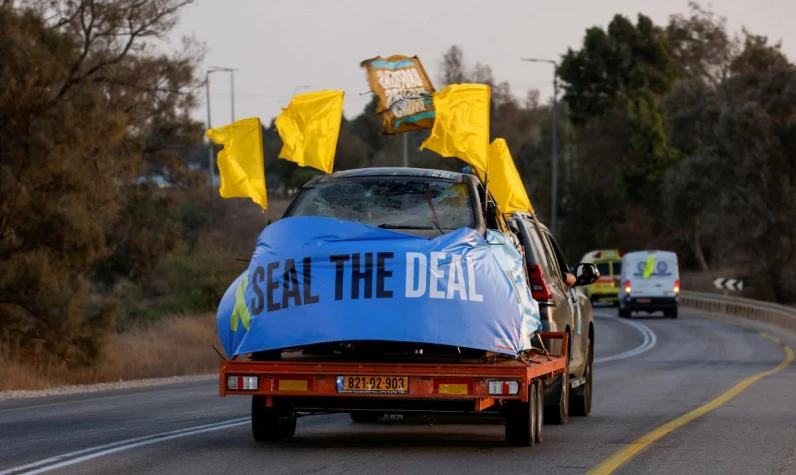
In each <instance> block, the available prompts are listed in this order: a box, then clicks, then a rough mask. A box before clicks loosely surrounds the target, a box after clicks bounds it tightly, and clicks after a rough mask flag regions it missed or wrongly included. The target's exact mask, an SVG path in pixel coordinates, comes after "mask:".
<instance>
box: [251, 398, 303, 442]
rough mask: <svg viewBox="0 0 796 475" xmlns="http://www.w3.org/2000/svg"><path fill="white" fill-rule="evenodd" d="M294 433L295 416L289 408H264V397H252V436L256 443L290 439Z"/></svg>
mask: <svg viewBox="0 0 796 475" xmlns="http://www.w3.org/2000/svg"><path fill="white" fill-rule="evenodd" d="M295 433H296V416H295V414H293V411H292V410H291V409H290V408H289V407H285V406H272V407H266V405H265V396H252V436H253V437H254V440H256V441H257V442H268V441H276V440H283V439H290V438H291V437H293V434H295Z"/></svg>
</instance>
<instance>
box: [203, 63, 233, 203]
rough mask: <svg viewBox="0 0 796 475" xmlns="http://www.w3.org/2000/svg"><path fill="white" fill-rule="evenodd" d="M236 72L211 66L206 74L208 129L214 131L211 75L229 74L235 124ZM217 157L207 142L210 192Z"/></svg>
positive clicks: (211, 145) (209, 142) (210, 143)
mask: <svg viewBox="0 0 796 475" xmlns="http://www.w3.org/2000/svg"><path fill="white" fill-rule="evenodd" d="M235 71H237V69H234V68H224V67H219V66H210V67H209V68H207V72H205V92H206V94H207V128H208V129H212V128H213V126H212V123H211V121H212V119H211V115H210V75H211V74H213V73H217V72H227V73H229V86H230V95H231V103H232V108H231V111H230V112H231V114H232V122H235V79H234V76H235ZM214 158H215V157H213V143H212V142H211V141H210V140H208V141H207V160H208V169H209V170H210V190H211V191H212V190H213V187H214V185H215V183H214V182H215V173H216V172H215V160H214Z"/></svg>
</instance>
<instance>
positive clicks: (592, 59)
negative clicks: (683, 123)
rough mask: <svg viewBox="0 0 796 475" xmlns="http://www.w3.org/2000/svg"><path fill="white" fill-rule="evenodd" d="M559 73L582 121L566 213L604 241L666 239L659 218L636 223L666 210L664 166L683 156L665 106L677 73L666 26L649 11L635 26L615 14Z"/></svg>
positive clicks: (623, 243) (622, 243) (577, 121)
mask: <svg viewBox="0 0 796 475" xmlns="http://www.w3.org/2000/svg"><path fill="white" fill-rule="evenodd" d="M559 75H560V77H561V79H562V80H563V82H564V86H563V87H564V91H565V93H564V102H565V104H566V105H567V108H568V111H569V113H570V117H571V120H572V122H573V124H574V125H575V127H576V128H575V132H574V133H575V134H576V136H577V144H578V147H577V150H578V153H577V156H576V157H575V158H574V166H575V167H576V168H577V169H578V170H581V171H582V173H578V179H577V180H575V181H573V183H577V187H574V188H573V190H572V191H571V192H570V195H569V196H567V200H566V201H567V202H568V206H565V208H564V210H563V214H564V215H566V216H568V217H569V218H568V219H569V220H570V222H572V224H573V225H574V226H578V227H586V228H587V229H590V230H591V231H592V232H591V234H592V235H598V236H601V238H602V239H604V240H603V241H602V245H606V244H605V243H606V242H611V243H613V244H612V245H613V246H619V247H625V248H627V247H631V248H632V247H636V246H646V245H656V244H657V245H662V244H663V243H661V242H660V240H659V239H658V236H660V233H659V232H658V230H659V229H660V227H661V225H662V221H661V220H659V219H653V220H652V221H651V222H650V223H649V225H645V226H639V225H638V223H636V222H635V221H637V217H638V216H647V215H650V216H655V215H656V212H655V211H656V210H659V209H661V208H662V200H661V191H662V185H663V181H664V177H665V174H666V171H667V170H668V169H669V168H670V167H671V166H672V165H673V164H675V163H677V161H678V160H679V154H678V152H677V151H676V150H674V149H672V148H671V146H670V144H669V141H668V133H667V126H668V123H667V120H666V111H665V110H664V109H663V108H662V107H661V100H662V97H663V95H664V94H666V93H667V92H668V91H669V89H670V88H671V85H672V83H673V82H674V80H675V79H676V78H677V76H678V70H677V68H676V64H675V62H674V58H673V57H672V55H671V51H670V47H669V44H668V42H667V38H666V35H665V31H664V30H663V29H662V28H660V27H658V26H655V25H654V24H653V23H652V21H651V20H650V19H649V18H648V17H646V16H644V15H639V16H638V20H637V22H636V24H635V25H634V24H633V23H631V22H630V21H629V20H628V19H627V18H625V17H623V16H621V15H617V16H615V17H614V18H613V20H612V21H611V23H610V24H609V25H608V27H607V29H602V28H599V27H593V28H589V29H588V30H587V31H586V35H585V37H584V39H583V46H582V48H581V49H580V50H572V49H570V50H568V51H567V53H566V54H565V55H564V57H563V58H562V61H561V65H560V67H559ZM607 175H615V176H607ZM616 177H618V178H619V179H618V180H617V179H616ZM585 190H589V191H588V192H586V191H585ZM584 200H586V201H588V203H584V202H583V201H584ZM595 205H598V207H597V208H595V207H594V206H595ZM565 230H566V232H567V233H568V234H570V233H572V232H573V231H574V232H575V233H577V229H570V228H567V227H566V226H565ZM596 230H599V231H596ZM595 231H596V232H595ZM582 238H583V239H585V240H588V241H593V239H590V238H588V236H582ZM595 244H597V243H595Z"/></svg>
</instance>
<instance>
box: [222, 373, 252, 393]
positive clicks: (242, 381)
mask: <svg viewBox="0 0 796 475" xmlns="http://www.w3.org/2000/svg"><path fill="white" fill-rule="evenodd" d="M227 389H229V390H231V391H257V389H259V381H258V379H257V376H228V377H227Z"/></svg>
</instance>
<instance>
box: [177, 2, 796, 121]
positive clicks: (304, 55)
mask: <svg viewBox="0 0 796 475" xmlns="http://www.w3.org/2000/svg"><path fill="white" fill-rule="evenodd" d="M703 5H706V3H705V2H703ZM710 5H712V7H713V10H714V11H715V12H716V13H717V14H720V15H722V16H725V17H727V20H728V25H729V28H730V30H731V31H740V29H741V27H743V26H746V27H747V28H749V29H750V30H751V31H752V32H754V33H757V34H764V35H767V36H768V37H769V38H770V39H771V40H774V41H776V40H781V41H782V43H783V50H784V51H785V53H786V54H787V55H788V56H789V57H790V58H794V57H796V29H794V19H796V1H795V0H754V1H750V0H714V1H713V2H711V3H710ZM687 11H688V1H687V0H669V1H666V0H635V1H634V0H570V1H566V0H559V1H558V2H555V1H550V0H546V1H541V0H491V1H476V0H422V1H417V0H401V1H396V2H385V1H378V0H336V1H331V0H199V1H198V3H197V4H196V5H194V6H190V7H188V8H187V9H186V10H184V14H183V17H182V20H181V23H180V25H179V26H178V27H177V30H176V32H175V33H176V34H175V41H174V43H175V44H177V43H176V39H177V38H178V37H179V36H182V35H193V36H195V37H196V38H197V39H198V40H200V41H202V42H204V43H205V45H206V46H207V48H208V54H207V57H206V60H205V63H204V64H205V66H225V67H231V68H237V69H238V71H237V72H236V73H235V116H236V119H241V118H245V117H260V119H261V120H262V121H263V122H264V123H270V121H271V119H272V118H274V117H275V116H276V115H277V114H279V112H280V110H281V108H282V107H285V106H287V104H288V103H289V102H290V98H291V97H292V96H293V92H294V91H296V90H298V91H299V92H307V91H310V90H323V89H339V90H343V91H345V93H346V97H345V115H346V117H349V118H350V117H353V116H356V115H357V114H359V113H360V112H361V111H362V109H363V107H364V106H365V104H366V103H367V101H368V100H369V97H370V96H369V95H360V94H361V93H365V92H367V91H368V89H369V88H368V85H367V83H366V82H365V74H364V70H363V69H361V68H360V67H359V62H360V61H362V60H363V59H367V58H371V57H374V56H389V55H392V54H403V55H407V56H413V55H417V56H419V57H420V59H421V61H422V62H423V65H424V66H425V68H426V71H427V72H428V73H429V75H430V76H431V80H432V82H434V83H435V86H439V84H438V82H439V81H438V80H437V77H438V71H439V68H438V64H439V61H440V59H441V57H442V55H443V53H444V52H445V51H446V50H447V49H448V48H449V47H450V46H451V45H460V46H461V47H462V48H463V50H464V54H465V60H466V61H467V63H468V64H469V65H473V64H475V63H476V62H481V63H484V64H488V65H489V66H491V67H492V70H493V72H494V75H495V78H496V79H497V80H498V81H504V80H505V81H508V82H509V83H510V84H511V87H512V90H513V92H514V94H515V95H517V96H518V97H525V96H526V94H527V92H528V90H529V89H539V90H540V91H541V94H542V98H543V99H545V100H546V99H547V98H549V97H550V96H552V83H551V80H552V66H551V65H547V64H532V63H526V62H521V61H520V57H537V58H550V59H559V58H560V56H561V55H562V54H563V53H565V52H566V50H567V48H570V47H571V48H578V47H580V45H581V41H582V39H583V35H584V32H585V30H586V28H588V27H590V26H593V25H599V26H605V25H606V24H607V23H608V22H610V20H611V18H612V17H613V15H614V14H617V13H620V14H623V15H626V16H628V17H630V18H631V19H632V20H633V22H634V23H635V18H636V15H637V14H638V13H639V12H641V13H644V14H646V15H648V16H650V17H651V18H652V19H653V21H654V22H655V23H656V24H663V23H665V22H666V21H667V19H668V17H669V15H671V14H674V13H687ZM203 97H204V96H203ZM210 98H211V110H212V121H213V122H212V123H213V125H216V126H218V125H222V124H226V123H229V122H230V119H231V111H230V84H229V75H228V74H226V73H215V74H213V75H212V76H211V96H210ZM205 107H206V106H205V104H202V105H201V106H200V107H199V108H198V109H197V110H196V111H195V116H196V118H197V119H200V120H203V121H204V120H206V117H207V109H206V108H205Z"/></svg>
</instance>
